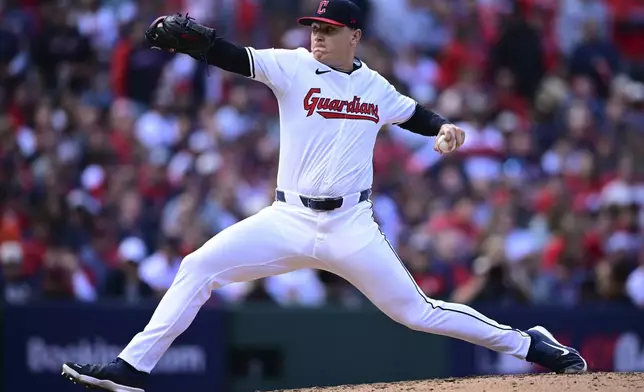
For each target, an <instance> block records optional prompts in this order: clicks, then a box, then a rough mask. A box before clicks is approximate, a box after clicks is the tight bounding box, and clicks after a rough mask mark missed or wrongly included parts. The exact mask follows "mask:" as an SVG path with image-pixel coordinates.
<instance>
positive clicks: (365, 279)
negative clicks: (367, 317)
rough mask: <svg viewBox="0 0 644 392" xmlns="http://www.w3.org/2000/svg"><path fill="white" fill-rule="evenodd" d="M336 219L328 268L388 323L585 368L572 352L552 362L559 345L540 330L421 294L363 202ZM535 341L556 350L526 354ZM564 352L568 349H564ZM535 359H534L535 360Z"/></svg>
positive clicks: (326, 250)
mask: <svg viewBox="0 0 644 392" xmlns="http://www.w3.org/2000/svg"><path fill="white" fill-rule="evenodd" d="M338 218H339V221H338V222H337V223H333V225H337V230H335V231H334V232H333V234H332V235H330V236H329V237H328V239H327V242H326V244H325V247H324V248H323V251H324V253H323V254H324V260H325V261H326V262H327V264H328V266H329V270H331V272H333V273H336V274H338V275H340V276H341V277H343V278H344V279H346V280H347V281H349V282H350V283H351V284H353V285H354V286H356V288H358V289H359V290H360V291H362V293H363V294H365V296H366V297H367V298H369V300H370V301H372V302H373V303H374V305H376V306H377V307H378V308H379V309H380V310H382V311H383V312H384V313H385V314H387V315H388V316H389V317H390V318H392V319H393V320H395V321H397V322H399V323H401V324H404V325H406V326H408V327H409V328H411V329H414V330H418V331H423V332H429V333H433V334H438V335H444V336H449V337H452V338H457V339H461V340H464V341H467V342H470V343H473V344H477V345H480V346H483V347H487V348H489V349H491V350H494V351H497V352H500V353H504V354H510V355H513V356H515V357H518V358H521V359H528V360H530V361H531V362H538V363H540V364H542V365H546V366H549V367H550V368H553V370H561V366H565V367H566V368H567V369H568V370H570V369H579V370H581V369H580V368H581V367H582V365H583V367H584V368H585V363H582V362H583V359H581V357H580V356H578V354H576V355H577V357H578V358H577V357H575V358H572V357H570V358H567V359H568V360H572V362H570V361H568V362H566V361H564V360H563V359H562V360H555V359H556V358H553V356H554V357H558V356H560V353H562V352H563V351H561V350H560V349H561V348H564V347H565V346H561V345H560V344H558V342H556V341H554V338H552V337H551V336H549V335H548V336H546V335H544V334H543V333H542V331H540V330H538V331H532V330H530V331H527V332H523V331H520V330H517V329H514V328H512V327H510V326H507V325H503V324H499V323H498V322H496V321H494V320H491V319H490V318H488V317H486V316H484V315H482V314H481V313H479V312H477V311H476V310H474V309H472V308H471V307H469V306H466V305H462V304H455V303H447V302H444V301H437V300H433V299H430V298H428V297H427V296H425V295H424V293H423V292H422V290H421V289H420V288H419V287H418V285H417V284H416V283H415V281H414V279H413V278H412V276H411V275H410V273H409V272H408V271H407V269H406V268H405V266H404V264H403V263H402V261H401V260H400V259H399V258H398V256H397V255H396V253H395V252H394V250H393V248H392V247H391V246H390V245H389V243H388V242H387V240H386V238H385V237H384V235H383V234H382V233H381V232H380V230H379V229H378V226H377V224H376V223H375V222H374V221H373V218H372V211H371V209H370V205H369V204H367V205H366V206H365V205H360V206H358V207H356V208H355V212H354V216H353V217H351V218H350V221H351V222H352V223H351V224H346V223H342V220H347V219H345V218H342V217H338ZM321 250H322V249H321ZM546 332H547V331H546ZM535 335H538V336H536V337H535ZM550 338H552V339H550ZM539 341H544V342H545V345H544V344H541V346H543V347H544V348H546V349H547V348H548V344H553V345H555V346H556V347H560V349H557V348H555V350H554V351H553V350H550V352H549V353H548V354H547V355H545V354H544V355H542V354H540V352H539V350H537V351H535V350H531V347H532V348H534V346H535V345H536V344H537V343H539ZM555 342H556V343H555ZM541 346H539V347H541ZM565 350H568V351H570V350H571V349H570V348H567V347H566V348H565ZM529 351H531V353H530V354H529ZM541 351H543V350H541ZM575 353H576V352H575ZM535 355H537V356H539V355H540V357H539V358H535ZM535 359H536V360H535ZM553 361H554V362H553ZM562 361H563V362H562ZM583 370H585V369H583Z"/></svg>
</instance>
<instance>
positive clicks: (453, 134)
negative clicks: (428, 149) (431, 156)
mask: <svg viewBox="0 0 644 392" xmlns="http://www.w3.org/2000/svg"><path fill="white" fill-rule="evenodd" d="M444 142H447V144H448V145H449V149H448V150H447V151H446V150H445V149H444V148H440V147H439V144H440V143H444ZM464 142H465V132H464V131H463V130H462V129H461V128H459V127H457V126H456V125H454V124H445V125H443V126H442V127H441V129H440V131H439V132H438V135H436V137H435V138H434V151H436V152H439V153H441V154H443V153H446V152H454V151H456V150H457V149H458V148H459V147H460V146H462V145H463V143H464Z"/></svg>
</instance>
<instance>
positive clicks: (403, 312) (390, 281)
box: [324, 208, 430, 322]
mask: <svg viewBox="0 0 644 392" xmlns="http://www.w3.org/2000/svg"><path fill="white" fill-rule="evenodd" d="M351 222H352V223H351V224H348V225H344V226H343V228H342V229H341V230H340V231H339V232H338V233H337V234H336V235H334V237H332V239H330V241H329V242H328V244H327V245H328V246H327V248H326V249H325V257H324V261H325V264H326V265H327V267H328V270H329V271H330V272H332V273H334V274H336V275H338V276H340V277H342V278H344V279H346V280H347V281H348V282H349V283H351V284H352V285H354V286H355V287H356V288H357V289H358V290H360V291H361V292H362V293H363V294H364V295H365V296H366V297H367V298H368V299H369V300H370V301H371V302H373V304H374V305H376V306H377V307H378V308H380V309H381V310H382V311H383V312H385V313H386V314H387V315H388V316H390V317H391V318H393V319H395V320H397V321H401V322H403V321H408V320H405V319H406V318H408V317H409V315H410V314H417V313H418V312H421V311H423V310H425V308H426V307H427V306H428V303H429V301H430V300H429V299H428V298H427V297H426V296H425V295H424V294H423V293H422V291H421V289H420V288H419V287H418V285H417V284H416V282H415V281H414V279H413V278H412V276H411V274H410V273H409V271H408V270H407V269H406V268H405V266H404V264H403V263H402V261H401V260H400V259H399V257H398V255H397V254H396V253H395V251H394V249H393V247H392V246H391V245H390V244H389V242H388V241H387V239H386V238H385V236H384V235H383V234H382V233H381V232H380V230H379V229H378V225H377V224H376V223H375V222H374V220H373V217H372V214H371V212H370V211H369V210H368V209H364V208H363V209H361V210H358V211H357V212H356V216H354V217H353V218H352V219H351Z"/></svg>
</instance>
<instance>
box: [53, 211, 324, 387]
mask: <svg viewBox="0 0 644 392" xmlns="http://www.w3.org/2000/svg"><path fill="white" fill-rule="evenodd" d="M292 209H293V207H292V206H288V205H285V204H281V203H280V204H275V205H273V206H271V207H268V208H266V209H264V210H262V211H261V212H259V213H258V214H256V215H254V216H252V217H250V218H247V219H245V220H243V221H241V222H239V223H237V224H235V225H233V226H231V227H229V228H227V229H226V230H224V231H222V232H221V233H219V234H218V235H216V236H215V237H213V238H212V239H210V240H209V241H208V242H206V243H205V244H204V245H203V246H202V247H201V248H199V249H198V250H196V251H195V252H193V253H192V254H190V255H188V256H187V257H186V258H185V259H184V260H183V261H182V263H181V267H180V269H179V272H178V274H177V276H176V277H175V280H174V282H173V284H172V286H171V287H170V289H169V290H168V291H167V293H166V294H165V295H164V297H163V298H162V299H161V301H160V302H159V304H158V306H157V309H156V310H155V312H154V314H153V315H152V318H151V319H150V322H149V323H148V325H147V326H146V327H145V329H144V330H143V331H142V332H140V333H139V334H137V335H136V336H135V337H134V338H133V339H132V341H131V342H130V344H129V345H128V346H127V347H126V348H125V349H124V350H123V351H122V352H121V354H120V355H119V358H120V359H119V360H117V365H119V366H121V367H123V368H125V369H126V370H128V369H129V370H136V371H138V372H143V373H149V372H150V371H151V370H152V369H153V368H154V367H155V365H156V364H157V363H158V361H159V360H160V359H161V357H162V356H163V354H164V353H165V352H166V350H167V349H168V348H169V347H170V345H171V344H172V342H173V341H174V340H175V339H176V338H177V337H178V336H179V335H180V334H181V333H182V332H184V331H185V330H186V329H187V328H188V326H189V325H190V324H191V323H192V321H193V320H194V318H195V316H196V315H197V313H198V311H199V309H200V308H201V307H202V305H203V304H204V303H205V302H206V301H207V300H208V298H209V297H210V295H211V292H212V290H213V289H216V288H219V287H222V286H224V285H226V284H229V283H233V282H242V281H250V280H255V279H259V278H262V277H266V276H271V275H277V274H282V273H286V272H289V271H292V270H295V269H298V268H306V267H311V266H312V265H313V264H312V263H313V262H314V261H313V259H310V258H308V257H306V256H305V255H306V254H312V252H313V246H314V240H315V221H314V220H313V218H311V219H310V220H307V218H310V217H309V216H307V215H306V214H296V213H293V211H292ZM123 361H124V362H123ZM73 365H78V364H68V365H67V367H68V369H67V375H68V376H70V375H71V376H72V378H74V379H75V380H76V381H81V382H83V381H84V380H83V379H82V378H81V377H80V376H82V375H83V373H82V372H79V371H77V370H82V369H80V368H77V370H74V369H73V368H72V366H73ZM81 366H83V365H81ZM99 366H100V365H99ZM130 367H131V368H132V369H131V368H130ZM112 368H114V366H112ZM105 369H108V370H109V367H105ZM64 371H65V369H64ZM79 373H80V374H79ZM103 373H105V371H103ZM103 373H101V372H100V371H95V372H94V373H91V374H89V373H88V374H85V375H86V376H87V375H89V376H99V377H94V378H99V379H101V378H107V377H103ZM130 373H131V372H130ZM107 376H109V374H107ZM85 381H87V380H85ZM107 381H112V380H111V379H109V378H108V379H107ZM108 386H112V387H113V385H112V384H108ZM112 390H114V389H112ZM123 390H128V389H123ZM140 390H143V388H140V387H139V389H136V388H135V389H132V391H135V392H138V391H140Z"/></svg>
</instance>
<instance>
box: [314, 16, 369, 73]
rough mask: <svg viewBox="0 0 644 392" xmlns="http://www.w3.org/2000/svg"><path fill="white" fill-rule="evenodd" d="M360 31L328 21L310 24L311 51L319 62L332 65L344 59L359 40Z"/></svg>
mask: <svg viewBox="0 0 644 392" xmlns="http://www.w3.org/2000/svg"><path fill="white" fill-rule="evenodd" d="M360 34H361V33H360V31H359V30H352V29H350V28H347V27H341V26H334V25H331V24H328V23H317V22H316V23H313V24H312V25H311V52H312V53H313V57H315V59H316V60H317V61H319V62H321V63H325V64H329V65H334V64H335V63H337V62H338V61H339V60H342V59H344V58H345V57H346V56H347V55H348V54H350V53H352V52H353V49H354V48H355V46H356V45H357V44H358V41H359V40H360Z"/></svg>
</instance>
